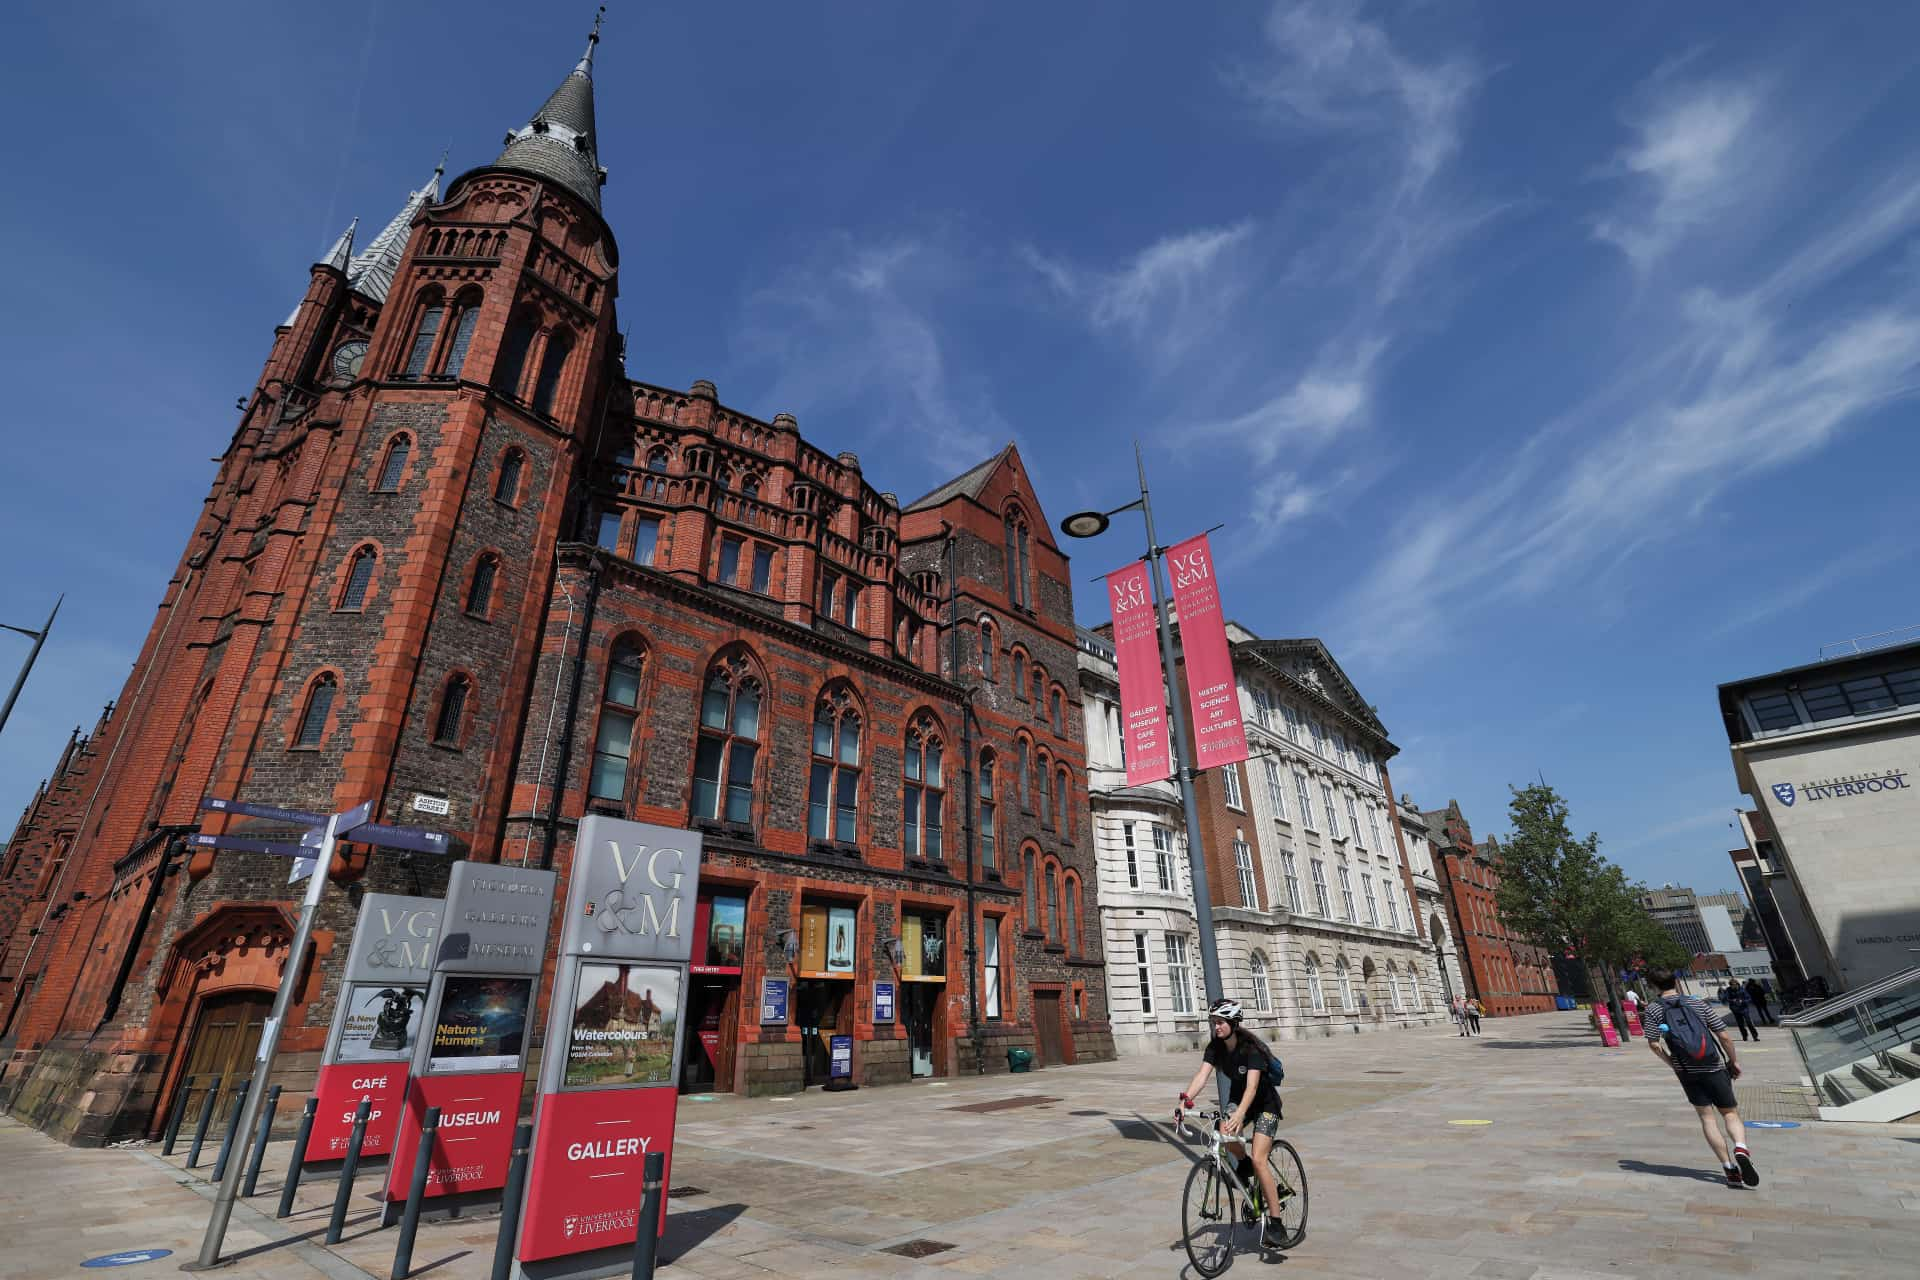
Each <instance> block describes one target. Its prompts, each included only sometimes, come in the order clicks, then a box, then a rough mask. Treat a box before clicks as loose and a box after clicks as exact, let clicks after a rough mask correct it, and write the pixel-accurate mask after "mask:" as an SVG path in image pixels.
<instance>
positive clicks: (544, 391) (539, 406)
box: [533, 329, 573, 414]
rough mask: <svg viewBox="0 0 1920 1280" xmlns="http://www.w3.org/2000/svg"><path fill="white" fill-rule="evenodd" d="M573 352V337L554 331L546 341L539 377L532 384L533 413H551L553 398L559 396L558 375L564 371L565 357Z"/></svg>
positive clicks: (560, 331) (565, 332)
mask: <svg viewBox="0 0 1920 1280" xmlns="http://www.w3.org/2000/svg"><path fill="white" fill-rule="evenodd" d="M572 352H573V335H572V334H570V333H568V332H567V331H566V330H565V329H559V330H555V331H554V334H553V336H552V337H550V338H548V339H547V350H546V354H545V355H543V356H541V357H540V377H539V380H538V381H536V382H535V383H534V384H533V411H534V412H535V413H548V414H550V413H552V412H553V401H554V397H556V396H557V395H559V394H560V375H561V374H562V373H564V372H565V371H566V367H567V357H568V356H569V355H570V354H572Z"/></svg>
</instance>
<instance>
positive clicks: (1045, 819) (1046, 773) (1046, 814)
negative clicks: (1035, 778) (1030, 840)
mask: <svg viewBox="0 0 1920 1280" xmlns="http://www.w3.org/2000/svg"><path fill="white" fill-rule="evenodd" d="M1052 774H1053V760H1052V757H1050V756H1048V755H1047V753H1046V752H1045V751H1044V750H1043V751H1041V752H1040V776H1039V783H1040V785H1039V787H1038V788H1036V789H1037V790H1038V791H1039V792H1040V825H1041V826H1043V827H1049V828H1051V827H1052V826H1053V788H1052V787H1051V786H1049V785H1048V784H1049V783H1050V782H1051V781H1052Z"/></svg>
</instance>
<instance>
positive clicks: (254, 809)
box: [200, 796, 367, 827]
mask: <svg viewBox="0 0 1920 1280" xmlns="http://www.w3.org/2000/svg"><path fill="white" fill-rule="evenodd" d="M200 807H201V808H202V809H211V810H213V811H214V812H215V813H231V814H234V815H236V816H238V817H242V818H273V819H276V820H278V821H280V822H291V823H294V824H295V825H296V826H302V827H324V826H326V825H327V818H328V817H329V816H330V815H328V814H324V813H308V812H307V811H306V810H305V809H282V808H281V807H280V806H279V805H273V804H249V803H248V802H246V801H245V800H222V799H220V798H218V797H217V796H205V797H202V799H201V801H200ZM366 807H367V806H365V805H362V806H361V808H366ZM355 812H358V810H355ZM361 821H362V822H365V821H366V819H365V818H362V819H361Z"/></svg>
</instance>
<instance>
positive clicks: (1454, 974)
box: [1394, 793, 1467, 1006]
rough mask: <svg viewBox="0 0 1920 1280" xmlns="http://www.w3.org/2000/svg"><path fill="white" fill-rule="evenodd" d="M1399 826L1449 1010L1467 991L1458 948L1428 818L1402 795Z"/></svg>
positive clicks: (1415, 902)
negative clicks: (1435, 862) (1436, 861)
mask: <svg viewBox="0 0 1920 1280" xmlns="http://www.w3.org/2000/svg"><path fill="white" fill-rule="evenodd" d="M1394 817H1395V819H1396V820H1397V821H1398V822H1399V824H1400V841H1401V844H1402V845H1403V846H1404V847H1405V848H1406V851H1407V874H1408V877H1409V878H1410V879H1411V880H1412V881H1413V905H1414V908H1415V912H1416V914H1417V915H1418V916H1419V918H1420V924H1421V927H1422V928H1423V929H1424V930H1425V931H1426V940H1427V944H1428V945H1429V946H1431V947H1432V948H1433V954H1434V968H1435V969H1437V970H1438V971H1439V974H1440V995H1441V999H1442V1000H1443V1001H1444V1002H1445V1003H1446V1004H1447V1005H1449V1006H1451V1005H1452V1003H1453V998H1454V997H1455V996H1456V995H1460V994H1462V993H1463V992H1465V991H1466V990H1467V982H1466V978H1465V976H1464V975H1463V973H1462V972H1461V969H1460V948H1459V944H1458V942H1457V941H1456V940H1455V938H1454V934H1453V927H1452V925H1451V924H1449V923H1448V915H1449V912H1448V910H1447V898H1446V894H1445V893H1443V892H1442V891H1441V888H1440V878H1439V876H1438V875H1437V874H1436V873H1435V871H1434V861H1433V839H1432V833H1431V832H1429V831H1428V830H1427V816H1426V815H1425V814H1424V813H1422V812H1420V809H1419V807H1418V806H1417V805H1415V804H1414V803H1413V800H1412V798H1411V797H1410V796H1408V795H1406V794H1405V793H1402V794H1401V796H1400V801H1399V803H1398V804H1397V805H1396V806H1395V808H1394Z"/></svg>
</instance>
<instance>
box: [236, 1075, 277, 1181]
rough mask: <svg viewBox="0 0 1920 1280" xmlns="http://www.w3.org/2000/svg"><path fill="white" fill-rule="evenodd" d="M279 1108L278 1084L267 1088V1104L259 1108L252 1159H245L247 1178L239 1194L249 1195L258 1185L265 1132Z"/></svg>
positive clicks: (269, 1129)
mask: <svg viewBox="0 0 1920 1280" xmlns="http://www.w3.org/2000/svg"><path fill="white" fill-rule="evenodd" d="M279 1109H280V1086H279V1085H275V1086H273V1088H271V1089H269V1090H267V1105H266V1106H264V1107H262V1108H260V1127H259V1128H258V1129H257V1130H255V1131H254V1135H253V1159H251V1160H249V1161H247V1180H246V1182H245V1183H243V1184H242V1185H241V1187H240V1194H241V1195H243V1196H250V1195H252V1194H253V1190H254V1188H255V1187H257V1186H259V1185H260V1162H261V1161H262V1160H264V1159H266V1155H267V1134H268V1133H270V1132H271V1131H272V1130H273V1113H274V1112H276V1111H278V1110H279Z"/></svg>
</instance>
